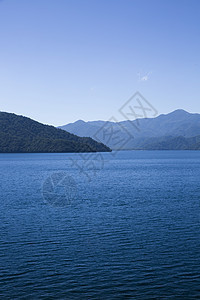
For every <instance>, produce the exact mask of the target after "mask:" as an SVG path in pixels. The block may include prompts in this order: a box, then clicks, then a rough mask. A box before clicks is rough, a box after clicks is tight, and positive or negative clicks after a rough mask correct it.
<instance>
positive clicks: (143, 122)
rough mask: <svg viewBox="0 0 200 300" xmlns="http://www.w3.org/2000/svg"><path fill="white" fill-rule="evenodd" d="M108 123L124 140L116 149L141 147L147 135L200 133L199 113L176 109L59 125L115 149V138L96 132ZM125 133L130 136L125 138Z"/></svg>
mask: <svg viewBox="0 0 200 300" xmlns="http://www.w3.org/2000/svg"><path fill="white" fill-rule="evenodd" d="M111 127H112V131H113V132H114V131H115V132H117V139H118V140H123V139H124V140H126V143H124V144H123V146H122V147H121V148H120V149H136V148H138V147H141V145H142V144H144V141H145V143H146V142H147V140H148V139H151V138H161V137H162V138H164V137H169V136H171V137H180V136H182V137H184V138H190V137H196V136H198V135H200V114H191V113H188V112H186V111H184V110H181V109H179V110H176V111H174V112H172V113H169V114H166V115H160V116H158V117H156V118H149V119H148V118H144V119H138V120H134V121H123V122H119V123H112V122H104V121H94V122H84V121H78V122H75V123H71V124H68V125H65V126H61V127H60V128H63V129H64V130H67V131H69V132H71V133H74V134H76V133H77V132H78V133H79V135H80V136H90V137H92V138H94V139H96V140H98V141H101V142H103V143H104V144H106V145H107V146H109V147H110V148H111V149H113V150H114V149H115V150H116V149H119V145H118V146H117V145H116V141H114V140H113V139H112V138H111V139H109V140H106V139H105V138H103V135H102V134H101V135H100V134H99V133H100V132H101V131H103V130H104V133H105V132H107V133H109V131H110V128H111ZM127 133H128V134H129V135H130V137H129V138H128V139H125V135H127ZM104 136H105V134H104ZM149 142H151V141H149Z"/></svg>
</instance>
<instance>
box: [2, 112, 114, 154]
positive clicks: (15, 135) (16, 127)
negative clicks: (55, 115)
mask: <svg viewBox="0 0 200 300" xmlns="http://www.w3.org/2000/svg"><path fill="white" fill-rule="evenodd" d="M105 151H106V152H107V151H111V150H110V149H109V148H108V147H107V146H105V145H103V144H102V143H98V142H97V141H95V140H93V139H92V138H90V137H86V138H83V137H78V136H76V135H74V134H71V133H68V132H66V131H64V130H61V129H58V128H55V127H53V126H48V125H44V124H41V123H39V122H36V121H34V120H32V119H29V118H26V117H23V116H18V115H15V114H11V113H6V112H0V153H21V152H22V153H24V152H30V153H34V152H38V153H41V152H43V153H44V152H46V153H48V152H54V153H55V152H64V153H65V152H105Z"/></svg>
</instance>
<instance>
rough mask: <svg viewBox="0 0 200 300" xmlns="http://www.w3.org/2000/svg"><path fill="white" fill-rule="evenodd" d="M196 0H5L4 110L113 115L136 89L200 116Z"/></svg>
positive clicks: (159, 105) (47, 116)
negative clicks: (198, 113) (199, 113)
mask: <svg viewBox="0 0 200 300" xmlns="http://www.w3.org/2000/svg"><path fill="white" fill-rule="evenodd" d="M199 13H200V1H199V0H187V1H185V0H70V1H69V0H32V1H30V0H29V1H28V0H2V1H0V110H1V111H8V112H15V113H17V114H22V115H25V116H28V117H31V118H33V119H35V120H38V121H40V122H43V123H47V124H53V125H63V124H66V123H69V122H73V121H76V120H77V119H83V120H86V121H87V120H97V119H103V120H106V119H108V118H110V116H112V115H116V112H117V110H118V109H119V108H120V107H121V105H122V104H123V103H124V102H125V101H126V100H127V99H128V98H129V97H130V96H131V95H132V94H133V93H134V92H135V91H137V90H139V91H140V92H141V93H142V94H143V95H144V96H145V97H146V98H147V99H148V100H149V101H150V102H151V103H152V104H153V105H154V106H155V107H156V109H157V110H158V112H159V113H168V112H170V111H172V110H175V109H177V108H183V109H186V110H188V111H190V112H200V17H199Z"/></svg>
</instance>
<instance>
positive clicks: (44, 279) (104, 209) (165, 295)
mask: <svg viewBox="0 0 200 300" xmlns="http://www.w3.org/2000/svg"><path fill="white" fill-rule="evenodd" d="M0 204H1V210H0V299H70V300H71V299H187V300H188V299H200V257H199V253H200V228H199V225H200V152H199V151H122V152H119V153H116V155H114V156H113V155H112V154H111V153H104V154H102V156H97V155H96V154H93V155H88V154H84V155H81V156H80V155H79V154H1V155H0Z"/></svg>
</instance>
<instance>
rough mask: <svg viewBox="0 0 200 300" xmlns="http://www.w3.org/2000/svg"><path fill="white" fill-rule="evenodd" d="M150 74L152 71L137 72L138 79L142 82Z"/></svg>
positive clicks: (147, 78)
mask: <svg viewBox="0 0 200 300" xmlns="http://www.w3.org/2000/svg"><path fill="white" fill-rule="evenodd" d="M151 74H152V72H151V71H150V72H147V73H141V72H138V74H137V75H138V81H140V82H142V81H147V80H149V77H150V75H151Z"/></svg>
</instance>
